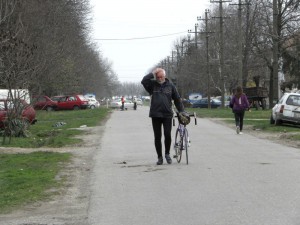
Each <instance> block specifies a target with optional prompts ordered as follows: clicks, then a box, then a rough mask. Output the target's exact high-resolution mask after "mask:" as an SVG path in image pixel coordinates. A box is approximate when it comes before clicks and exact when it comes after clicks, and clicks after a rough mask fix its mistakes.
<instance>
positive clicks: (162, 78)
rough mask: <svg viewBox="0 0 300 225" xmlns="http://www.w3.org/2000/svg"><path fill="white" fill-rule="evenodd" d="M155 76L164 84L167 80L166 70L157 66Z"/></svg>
mask: <svg viewBox="0 0 300 225" xmlns="http://www.w3.org/2000/svg"><path fill="white" fill-rule="evenodd" d="M154 76H155V79H156V81H157V82H158V83H159V84H163V83H164V82H165V81H166V71H165V70H164V69H161V68H157V69H156V70H155V74H154Z"/></svg>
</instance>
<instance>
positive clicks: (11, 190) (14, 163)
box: [0, 152, 71, 213]
mask: <svg viewBox="0 0 300 225" xmlns="http://www.w3.org/2000/svg"><path fill="white" fill-rule="evenodd" d="M70 156H71V155H70V154H67V153H64V154H62V153H50V152H46V153H45V152H35V153H30V154H0V212H1V213H5V212H8V211H9V210H10V209H12V208H16V207H19V206H21V205H23V204H25V203H30V202H34V201H38V200H42V199H46V198H47V197H49V196H51V195H53V194H55V193H53V192H52V193H48V192H46V191H45V190H47V189H49V188H52V187H58V186H59V185H60V184H62V182H61V180H58V179H57V178H56V176H57V174H58V171H59V170H60V169H61V167H62V165H63V163H65V162H68V161H69V160H70ZM60 179H63V177H62V178H60Z"/></svg>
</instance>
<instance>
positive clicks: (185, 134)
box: [183, 129, 189, 164]
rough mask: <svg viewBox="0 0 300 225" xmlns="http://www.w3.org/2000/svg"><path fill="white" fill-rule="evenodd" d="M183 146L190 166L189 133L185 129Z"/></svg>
mask: <svg viewBox="0 0 300 225" xmlns="http://www.w3.org/2000/svg"><path fill="white" fill-rule="evenodd" d="M183 146H184V150H185V156H186V164H189V155H188V150H189V133H188V130H187V129H184V136H183Z"/></svg>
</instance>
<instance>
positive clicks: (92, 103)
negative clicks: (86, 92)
mask: <svg viewBox="0 0 300 225" xmlns="http://www.w3.org/2000/svg"><path fill="white" fill-rule="evenodd" d="M88 101H89V106H88V107H89V108H90V109H94V108H99V107H100V103H99V102H98V101H97V100H96V99H94V98H88Z"/></svg>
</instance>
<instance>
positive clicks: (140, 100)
mask: <svg viewBox="0 0 300 225" xmlns="http://www.w3.org/2000/svg"><path fill="white" fill-rule="evenodd" d="M135 101H136V104H137V105H143V100H142V99H140V98H135Z"/></svg>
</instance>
